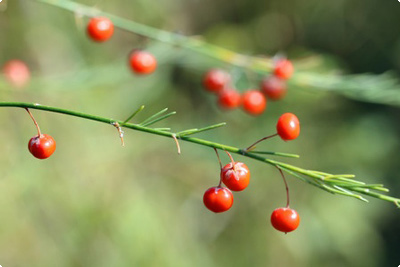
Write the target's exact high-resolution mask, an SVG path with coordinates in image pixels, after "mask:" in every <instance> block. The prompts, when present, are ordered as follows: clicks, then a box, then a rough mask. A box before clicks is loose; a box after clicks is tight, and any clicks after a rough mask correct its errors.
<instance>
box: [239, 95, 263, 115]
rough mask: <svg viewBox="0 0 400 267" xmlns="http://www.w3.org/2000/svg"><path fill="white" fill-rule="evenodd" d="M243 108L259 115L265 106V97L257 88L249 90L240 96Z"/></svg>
mask: <svg viewBox="0 0 400 267" xmlns="http://www.w3.org/2000/svg"><path fill="white" fill-rule="evenodd" d="M242 105H243V109H244V110H245V111H246V112H247V113H249V114H251V115H256V116H257V115H261V114H262V113H263V112H264V110H265V108H266V107H267V99H266V98H265V96H264V95H263V94H262V93H261V92H260V91H257V90H250V91H247V92H245V93H244V94H243V96H242Z"/></svg>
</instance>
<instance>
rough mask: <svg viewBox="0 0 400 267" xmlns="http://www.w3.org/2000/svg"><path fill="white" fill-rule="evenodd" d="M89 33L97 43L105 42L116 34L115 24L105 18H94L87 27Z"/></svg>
mask: <svg viewBox="0 0 400 267" xmlns="http://www.w3.org/2000/svg"><path fill="white" fill-rule="evenodd" d="M87 33H88V35H89V36H90V38H92V40H94V41H96V42H104V41H107V40H108V39H110V38H111V36H112V35H113V33H114V24H113V23H112V21H111V20H109V19H108V18H104V17H96V18H92V19H91V20H90V21H89V23H88V25H87Z"/></svg>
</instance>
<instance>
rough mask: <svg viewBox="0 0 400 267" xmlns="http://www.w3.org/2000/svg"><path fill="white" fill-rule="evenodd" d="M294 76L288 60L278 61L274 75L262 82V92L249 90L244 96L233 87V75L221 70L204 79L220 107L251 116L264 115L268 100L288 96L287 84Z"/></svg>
mask: <svg viewBox="0 0 400 267" xmlns="http://www.w3.org/2000/svg"><path fill="white" fill-rule="evenodd" d="M292 74H293V65H292V63H291V62H290V61H289V60H287V59H280V60H277V62H276V64H275V68H274V74H273V75H271V76H269V77H267V78H265V79H263V80H262V81H261V85H260V90H254V89H251V90H247V91H246V92H244V93H243V94H241V93H240V92H238V91H237V90H236V89H235V88H234V86H233V85H232V79H231V75H230V74H229V73H227V72H226V71H224V70H221V69H211V70H209V71H208V72H207V73H206V74H205V75H204V78H203V85H204V88H205V89H206V90H207V91H209V92H211V93H215V94H217V97H218V101H217V102H218V105H219V106H220V107H221V108H223V109H228V110H229V109H235V108H238V107H240V106H241V107H242V108H243V110H244V111H245V112H247V113H248V114H250V115H254V116H258V115H261V114H262V113H264V111H265V109H266V107H267V99H271V100H279V99H282V98H283V97H284V96H285V95H286V91H287V88H286V82H285V80H287V79H289V78H290V76H292Z"/></svg>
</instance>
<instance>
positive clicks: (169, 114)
mask: <svg viewBox="0 0 400 267" xmlns="http://www.w3.org/2000/svg"><path fill="white" fill-rule="evenodd" d="M175 114H176V111H172V112H170V113H168V114H165V115H163V116H161V117H158V118H155V119H153V120H151V121H148V122H146V123H141V125H142V126H144V127H147V126H150V125H153V124H154V123H156V122H159V121H162V120H164V119H166V118H169V117H171V116H172V115H175Z"/></svg>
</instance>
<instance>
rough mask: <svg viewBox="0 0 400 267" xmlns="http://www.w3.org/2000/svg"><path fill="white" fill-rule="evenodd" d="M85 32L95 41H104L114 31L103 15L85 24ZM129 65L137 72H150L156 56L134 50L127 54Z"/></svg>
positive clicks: (152, 69)
mask: <svg viewBox="0 0 400 267" xmlns="http://www.w3.org/2000/svg"><path fill="white" fill-rule="evenodd" d="M87 33H88V35H89V37H90V38H91V39H92V40H93V41H95V42H105V41H107V40H108V39H110V38H111V36H112V35H113V33H114V24H113V23H112V21H111V20H109V19H108V18H104V17H95V18H92V19H91V20H90V21H89V23H88V25H87ZM129 65H130V67H131V69H132V71H133V72H135V73H137V74H150V73H152V72H154V71H155V69H156V68H157V60H156V58H155V57H154V56H153V55H152V54H151V53H149V52H146V51H141V50H134V51H133V52H132V53H131V54H130V55H129Z"/></svg>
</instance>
